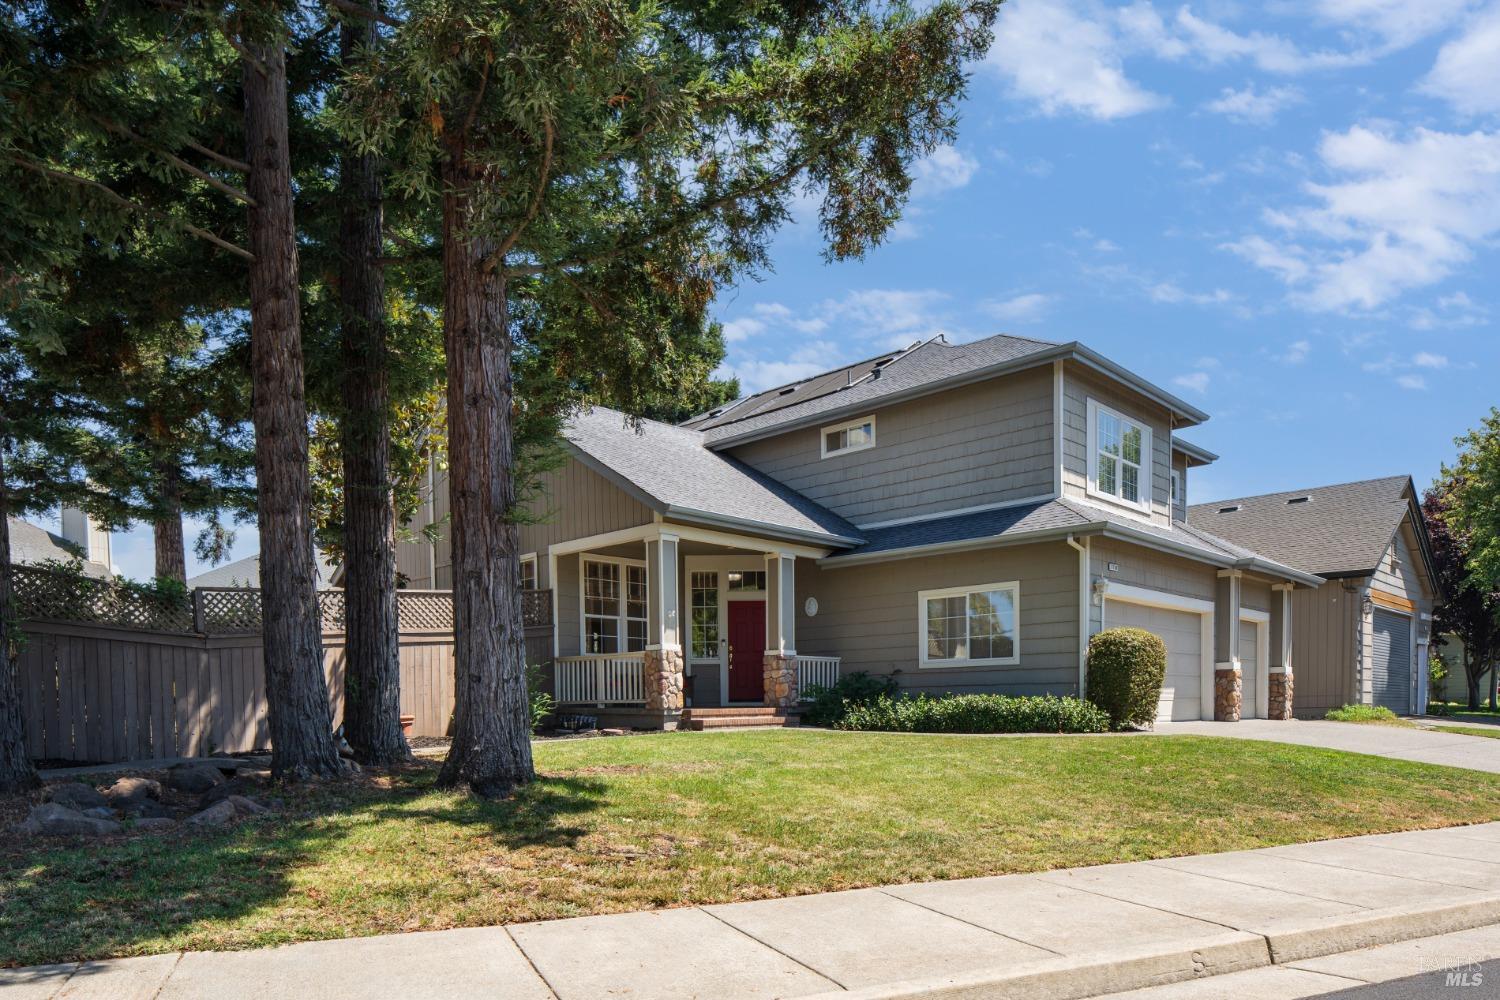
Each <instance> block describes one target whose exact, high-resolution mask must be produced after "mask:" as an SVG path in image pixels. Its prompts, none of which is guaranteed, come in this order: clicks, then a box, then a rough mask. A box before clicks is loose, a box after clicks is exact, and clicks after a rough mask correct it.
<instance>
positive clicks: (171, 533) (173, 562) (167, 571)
mask: <svg viewBox="0 0 1500 1000" xmlns="http://www.w3.org/2000/svg"><path fill="white" fill-rule="evenodd" d="M151 535H152V537H153V538H154V539H155V541H156V578H157V579H158V580H176V581H177V582H178V583H186V582H187V550H186V548H185V546H184V545H183V542H182V502H181V501H180V500H178V498H177V495H176V493H175V492H174V491H173V490H172V489H171V487H169V486H167V487H164V488H163V490H162V511H161V516H160V517H158V518H157V519H156V520H155V521H154V522H153V523H152V525H151Z"/></svg>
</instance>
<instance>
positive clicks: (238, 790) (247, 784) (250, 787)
mask: <svg viewBox="0 0 1500 1000" xmlns="http://www.w3.org/2000/svg"><path fill="white" fill-rule="evenodd" d="M259 789H260V785H259V783H257V782H254V781H250V780H249V779H247V778H240V777H234V778H230V779H229V780H228V781H226V782H224V783H223V784H220V785H215V786H214V787H212V788H210V789H209V790H208V791H206V792H204V793H203V794H202V795H200V796H198V808H199V809H207V808H208V807H209V806H211V805H213V804H214V803H215V802H223V801H224V800H225V799H227V798H229V797H230V796H231V795H245V796H248V795H249V794H250V793H251V792H252V791H259Z"/></svg>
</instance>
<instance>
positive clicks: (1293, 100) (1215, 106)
mask: <svg viewBox="0 0 1500 1000" xmlns="http://www.w3.org/2000/svg"><path fill="white" fill-rule="evenodd" d="M1301 102H1302V91H1300V90H1298V89H1297V88H1296V87H1272V88H1270V89H1269V90H1264V91H1256V89H1255V85H1254V84H1253V83H1252V84H1248V85H1246V87H1245V89H1243V90H1235V89H1233V88H1231V87H1226V88H1224V90H1223V92H1222V93H1221V94H1220V95H1219V96H1218V98H1216V99H1215V100H1212V101H1209V102H1208V103H1207V104H1205V105H1203V109H1204V110H1205V111H1212V112H1213V113H1214V114H1219V115H1224V116H1225V117H1227V118H1230V119H1232V120H1234V121H1237V122H1246V123H1248V124H1251V125H1269V124H1271V122H1273V121H1275V120H1276V116H1277V115H1278V114H1280V113H1281V112H1282V111H1284V110H1285V109H1287V108H1289V107H1291V106H1292V105H1294V104H1300V103H1301Z"/></svg>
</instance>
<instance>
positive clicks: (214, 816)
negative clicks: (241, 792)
mask: <svg viewBox="0 0 1500 1000" xmlns="http://www.w3.org/2000/svg"><path fill="white" fill-rule="evenodd" d="M237 815H238V812H237V810H236V809H235V808H234V803H233V802H230V801H229V800H228V799H225V800H224V801H222V802H215V803H214V804H213V805H211V806H209V807H208V808H207V809H205V810H203V811H202V812H198V813H193V815H191V816H189V817H188V818H187V819H185V820H183V821H182V822H183V823H184V824H186V825H187V826H223V825H224V824H225V823H232V822H234V819H235V817H236V816H237Z"/></svg>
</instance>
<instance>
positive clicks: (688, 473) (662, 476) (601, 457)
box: [563, 406, 863, 547]
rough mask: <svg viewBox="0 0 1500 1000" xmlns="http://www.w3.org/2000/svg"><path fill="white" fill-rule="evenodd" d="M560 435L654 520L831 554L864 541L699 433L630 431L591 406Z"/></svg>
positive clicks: (640, 426) (649, 424)
mask: <svg viewBox="0 0 1500 1000" xmlns="http://www.w3.org/2000/svg"><path fill="white" fill-rule="evenodd" d="M563 436H564V437H565V438H566V439H567V441H568V443H569V444H570V445H572V447H573V451H574V453H575V454H576V455H577V456H578V458H579V460H580V461H582V462H583V463H584V464H585V465H587V466H589V467H590V468H592V469H593V470H594V471H596V472H598V473H600V474H601V475H603V476H604V477H605V478H606V479H609V480H610V481H612V482H614V483H615V484H616V485H618V486H619V487H621V488H622V489H624V490H625V491H626V492H628V493H630V494H632V495H633V496H636V497H638V498H639V499H640V500H641V502H643V503H645V504H646V505H647V506H648V507H650V508H652V509H653V510H655V511H656V512H657V513H659V514H662V515H666V516H671V517H675V518H678V519H680V520H685V521H694V522H698V523H705V524H710V525H718V526H727V527H737V528H744V529H754V530H759V531H760V532H762V533H764V534H768V535H770V536H772V537H781V538H791V539H800V540H803V541H812V542H817V543H819V544H823V545H831V546H836V547H846V546H849V545H855V544H858V543H859V542H861V541H863V539H862V538H861V537H860V533H859V531H858V530H857V529H856V528H855V527H854V525H852V524H850V523H849V522H848V521H846V520H844V519H843V518H842V517H839V516H838V515H837V514H835V513H833V512H832V511H830V510H828V509H826V508H824V507H822V506H821V505H819V504H817V503H814V502H813V501H812V500H809V499H808V498H807V497H805V496H803V495H802V494H800V493H798V492H797V491H796V490H794V489H792V488H791V487H789V486H786V485H783V484H782V483H778V482H777V481H776V480H774V479H772V478H771V477H770V476H766V475H764V474H762V473H760V472H757V471H755V470H754V469H752V468H750V467H749V466H747V465H745V464H744V463H743V462H740V461H738V460H736V459H733V458H730V457H729V456H727V455H721V454H719V453H717V452H714V451H710V450H709V449H708V448H706V447H704V441H703V432H702V431H697V430H692V429H691V428H687V427H674V426H673V425H671V424H664V423H660V422H658V421H655V420H641V421H638V422H637V423H636V424H635V425H634V426H632V425H631V424H630V422H629V421H628V419H627V418H626V416H625V414H623V413H620V412H619V411H618V410H611V409H608V408H606V407H603V406H596V407H594V408H593V409H591V410H585V411H583V412H582V413H579V414H577V415H575V416H574V417H573V418H572V419H571V420H569V421H568V424H567V426H566V427H564V428H563Z"/></svg>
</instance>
